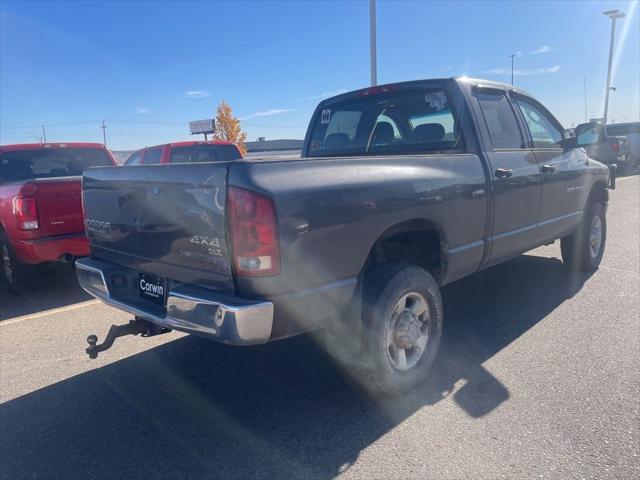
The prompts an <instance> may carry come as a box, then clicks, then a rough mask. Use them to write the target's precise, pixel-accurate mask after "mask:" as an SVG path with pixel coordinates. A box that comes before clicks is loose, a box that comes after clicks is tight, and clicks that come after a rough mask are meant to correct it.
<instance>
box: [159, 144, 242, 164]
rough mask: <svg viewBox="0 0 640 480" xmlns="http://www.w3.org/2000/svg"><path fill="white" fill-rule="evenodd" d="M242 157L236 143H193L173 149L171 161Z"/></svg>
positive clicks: (225, 159)
mask: <svg viewBox="0 0 640 480" xmlns="http://www.w3.org/2000/svg"><path fill="white" fill-rule="evenodd" d="M238 158H242V157H241V155H240V152H239V151H238V149H237V148H236V147H235V146H234V145H193V146H189V147H175V148H172V149H171V159H170V160H169V162H170V163H203V162H227V161H230V160H236V159H238Z"/></svg>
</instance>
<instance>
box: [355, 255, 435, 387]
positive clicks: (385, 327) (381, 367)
mask: <svg viewBox="0 0 640 480" xmlns="http://www.w3.org/2000/svg"><path fill="white" fill-rule="evenodd" d="M403 298H405V300H404V302H405V303H404V304H403V305H404V307H402V306H399V305H400V303H399V302H402V300H401V299H403ZM420 299H422V300H423V301H424V302H425V303H426V306H425V305H423V304H422V303H421V302H422V300H420ZM396 307H398V310H397V311H395V310H396ZM425 307H426V310H425V311H424V313H423V314H420V315H415V314H412V313H411V312H410V310H411V309H415V310H416V311H420V310H421V309H423V308H425ZM402 308H404V310H403V309H402ZM362 314H363V335H364V339H363V343H364V354H363V357H362V365H361V380H362V382H363V384H364V386H365V387H366V388H370V389H372V390H375V391H377V392H380V393H384V394H388V395H398V394H402V393H405V392H407V391H409V390H411V389H413V388H415V387H416V386H418V385H420V384H421V383H423V382H424V381H425V379H426V378H427V376H428V374H429V369H430V368H431V366H432V365H433V362H434V360H435V358H436V354H437V352H438V347H439V345H440V339H441V337H442V321H443V308H442V298H441V296H440V289H439V288H438V284H437V283H436V281H435V280H434V279H433V277H432V276H431V275H430V274H429V272H427V271H426V270H425V269H423V268H419V267H415V266H405V265H398V264H389V265H381V266H378V267H375V268H373V269H372V270H371V271H370V272H368V274H367V275H366V276H365V279H364V291H363V306H362ZM404 327H406V329H405V328H404ZM416 335H419V337H418V338H419V339H418V340H415V339H416ZM398 338H400V340H398ZM412 341H413V343H412ZM419 342H424V343H423V344H424V348H420V347H419V346H417V345H419V344H420V343H419ZM411 344H413V345H414V346H413V347H411V346H408V345H411ZM399 345H405V347H404V348H400V347H399ZM399 350H403V351H404V354H402V355H401V356H402V357H404V367H406V368H403V365H402V361H401V360H400V359H399V357H400V355H399ZM420 352H422V353H420Z"/></svg>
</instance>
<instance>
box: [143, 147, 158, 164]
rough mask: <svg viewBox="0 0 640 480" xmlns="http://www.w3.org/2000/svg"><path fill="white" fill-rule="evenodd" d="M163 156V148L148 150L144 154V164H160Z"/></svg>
mask: <svg viewBox="0 0 640 480" xmlns="http://www.w3.org/2000/svg"><path fill="white" fill-rule="evenodd" d="M161 156H162V149H161V148H154V149H153V150H147V151H146V152H145V154H144V159H143V162H144V164H145V165H155V164H158V163H160V157H161Z"/></svg>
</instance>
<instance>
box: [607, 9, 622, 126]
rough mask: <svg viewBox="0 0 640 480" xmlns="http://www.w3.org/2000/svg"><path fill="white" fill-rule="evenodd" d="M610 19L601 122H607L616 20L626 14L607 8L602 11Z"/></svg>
mask: <svg viewBox="0 0 640 480" xmlns="http://www.w3.org/2000/svg"><path fill="white" fill-rule="evenodd" d="M602 13H603V14H604V15H607V16H608V17H609V18H610V19H611V43H610V44H609V68H608V69H607V89H606V91H605V94H604V115H603V116H602V122H603V123H604V125H606V124H607V113H608V111H609V91H610V90H611V63H612V61H613V41H614V40H615V37H616V20H617V19H618V18H624V17H626V15H625V14H624V12H621V11H620V10H607V11H606V12H602Z"/></svg>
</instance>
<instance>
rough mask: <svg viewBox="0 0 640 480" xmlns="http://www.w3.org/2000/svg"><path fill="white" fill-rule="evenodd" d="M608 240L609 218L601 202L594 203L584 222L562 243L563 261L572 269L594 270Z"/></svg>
mask: <svg viewBox="0 0 640 480" xmlns="http://www.w3.org/2000/svg"><path fill="white" fill-rule="evenodd" d="M606 242H607V218H606V216H605V209H604V206H603V205H602V204H601V203H592V204H591V205H590V206H589V207H588V208H587V210H586V211H585V216H584V217H583V219H582V224H581V225H580V227H579V228H578V230H576V231H575V232H574V233H573V234H571V235H569V236H567V237H564V238H563V239H562V240H561V243H560V250H561V252H562V261H563V262H564V264H565V265H566V266H567V267H568V268H569V269H571V270H582V271H594V270H596V269H597V268H598V266H599V265H600V262H601V261H602V256H603V255H604V247H605V244H606Z"/></svg>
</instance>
